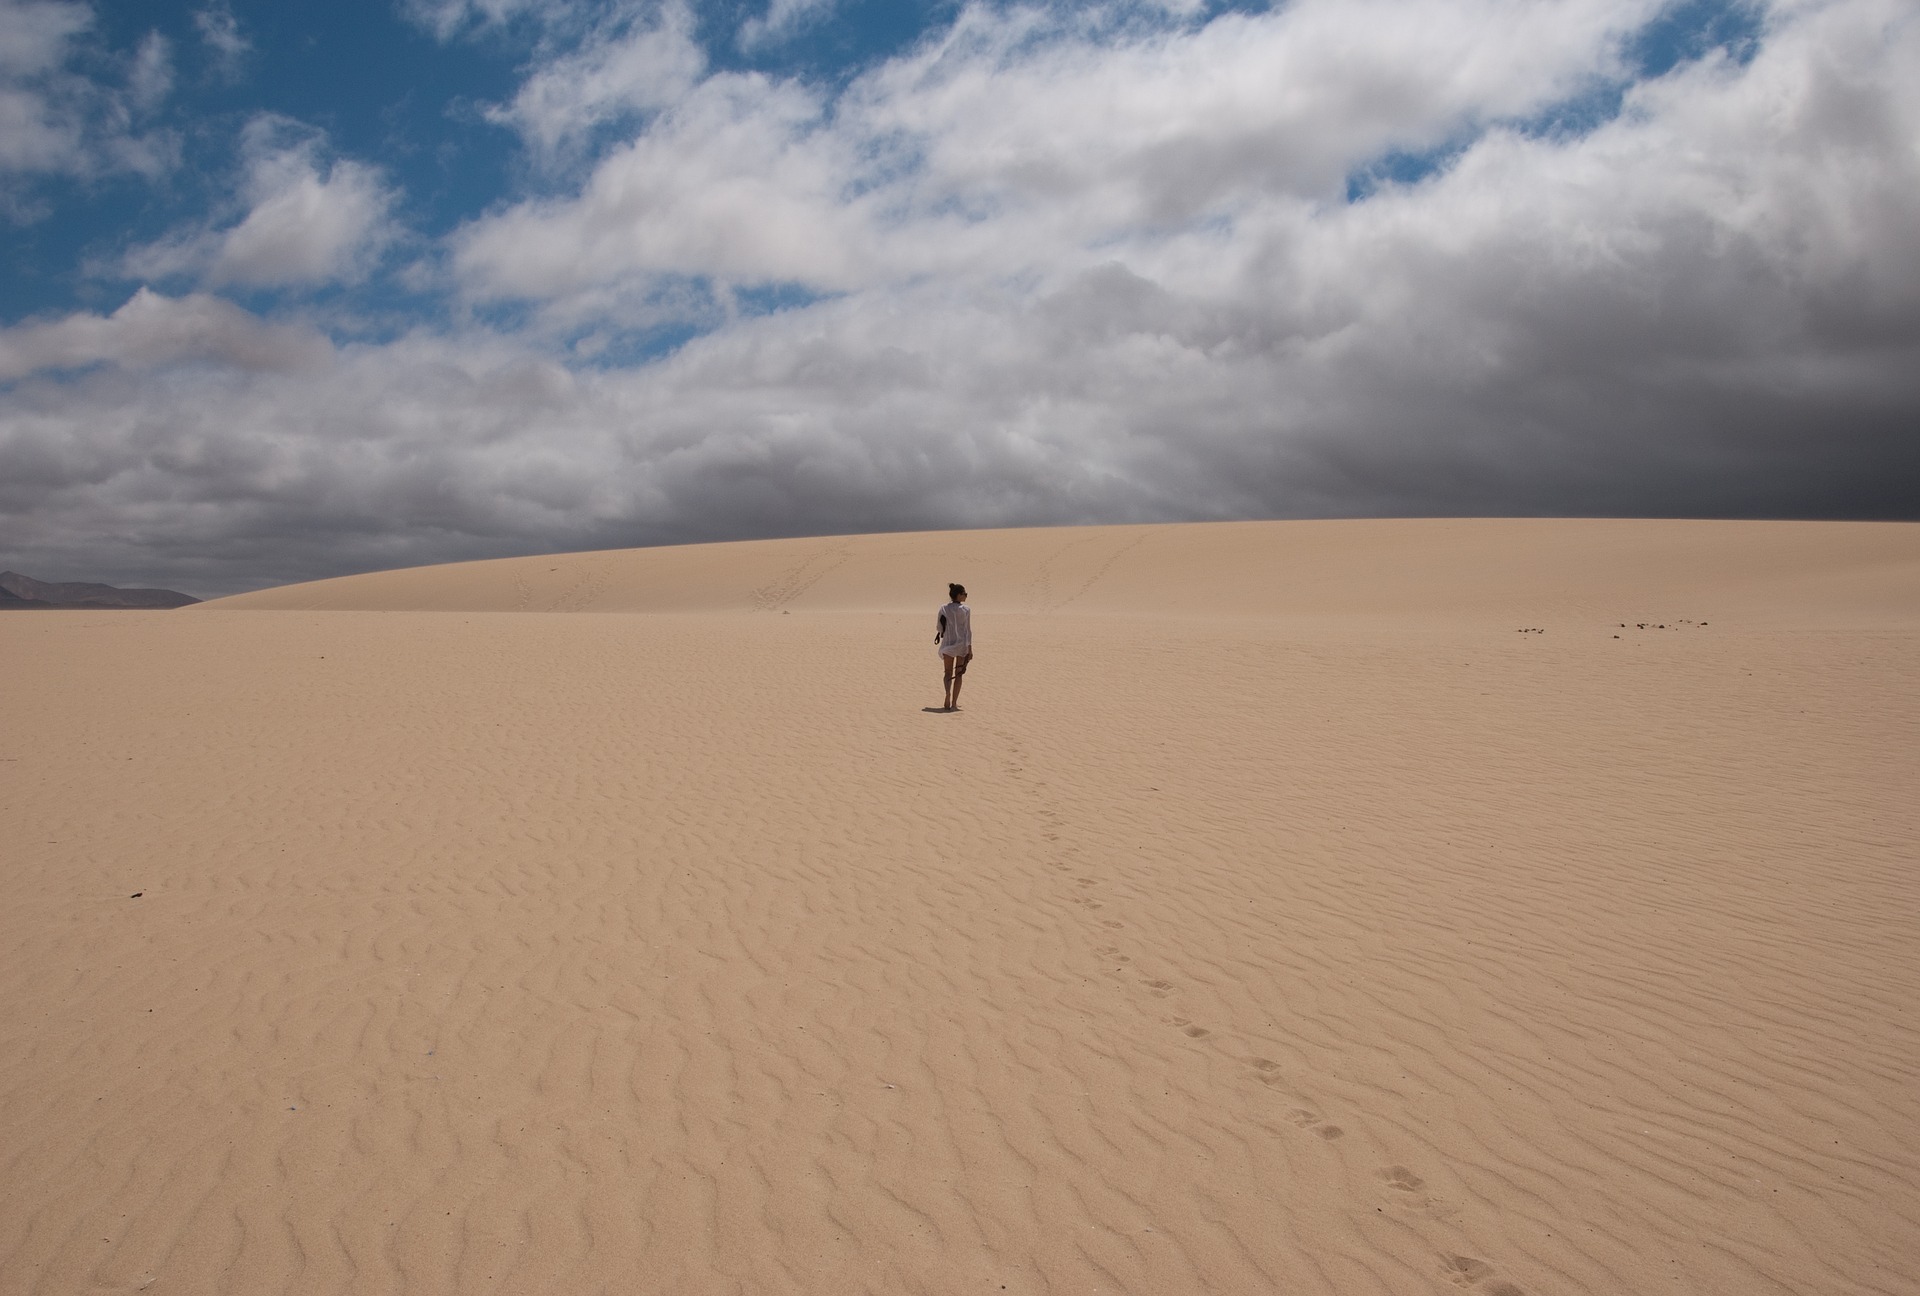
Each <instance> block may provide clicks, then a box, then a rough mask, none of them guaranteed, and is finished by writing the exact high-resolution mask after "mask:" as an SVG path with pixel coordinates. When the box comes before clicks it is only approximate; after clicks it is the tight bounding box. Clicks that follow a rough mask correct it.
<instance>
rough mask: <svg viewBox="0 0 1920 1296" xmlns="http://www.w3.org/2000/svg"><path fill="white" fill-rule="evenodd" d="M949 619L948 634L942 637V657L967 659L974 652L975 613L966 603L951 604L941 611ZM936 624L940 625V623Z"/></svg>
mask: <svg viewBox="0 0 1920 1296" xmlns="http://www.w3.org/2000/svg"><path fill="white" fill-rule="evenodd" d="M940 615H941V616H943V617H945V618H946V619H947V629H946V633H944V634H942V635H941V636H940V655H941V656H942V657H965V656H966V655H967V654H968V653H970V652H972V651H973V613H972V610H971V609H969V608H968V607H967V605H966V604H965V603H949V604H947V605H946V606H945V607H943V608H941V609H940ZM934 624H936V625H938V624H939V622H937V621H936V622H935V623H934Z"/></svg>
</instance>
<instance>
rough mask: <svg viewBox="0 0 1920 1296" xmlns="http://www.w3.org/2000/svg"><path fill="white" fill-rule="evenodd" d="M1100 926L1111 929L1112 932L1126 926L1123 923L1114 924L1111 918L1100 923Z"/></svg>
mask: <svg viewBox="0 0 1920 1296" xmlns="http://www.w3.org/2000/svg"><path fill="white" fill-rule="evenodd" d="M1100 925H1101V926H1102V927H1111V928H1112V929H1113V930H1115V931H1118V930H1120V929H1121V928H1122V927H1125V926H1126V924H1125V923H1123V922H1115V921H1114V920H1113V919H1111V918H1109V919H1107V920H1106V921H1104V922H1102V923H1101V924H1100Z"/></svg>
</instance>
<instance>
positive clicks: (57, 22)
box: [0, 0, 175, 216]
mask: <svg viewBox="0 0 1920 1296" xmlns="http://www.w3.org/2000/svg"><path fill="white" fill-rule="evenodd" d="M92 25H93V10H92V7H91V6H89V5H87V4H84V3H78V2H76V0H0V206H4V207H6V208H9V209H11V210H12V212H13V214H14V215H16V216H21V215H29V216H30V215H33V214H35V209H34V207H33V204H32V203H31V202H30V201H29V200H28V199H26V198H25V197H24V196H23V195H24V192H25V191H24V190H23V189H22V187H21V185H22V183H23V181H25V180H28V179H30V178H32V177H34V176H37V175H70V176H94V175H99V174H101V173H104V172H112V171H136V172H140V173H143V174H147V175H158V174H160V173H161V172H163V171H165V170H166V169H167V168H168V167H169V166H170V165H172V163H173V161H174V154H175V145H174V141H173V140H172V138H171V137H170V136H168V135H167V134H165V133H164V132H153V131H146V130H143V129H142V126H141V123H140V118H141V117H142V115H143V114H144V113H146V112H148V111H150V110H151V109H152V108H153V107H155V106H156V105H157V104H158V103H159V102H160V100H162V99H164V98H165V97H166V94H167V92H168V90H169V89H170V88H171V86H172V80H173V74H172V64H171V57H170V52H169V48H168V45H167V42H166V40H165V39H164V38H162V37H160V36H158V35H149V36H148V37H147V39H146V40H145V41H144V42H143V43H142V44H141V46H140V48H139V52H138V54H137V55H136V56H135V57H134V59H133V60H132V62H131V64H130V65H129V66H128V68H127V75H126V79H125V84H119V83H116V82H113V81H108V80H101V79H99V78H97V77H93V76H88V75H83V74H82V73H80V72H77V71H75V70H73V67H72V63H73V57H74V52H75V45H76V42H77V41H78V40H79V38H80V37H81V36H83V35H84V34H85V33H86V32H87V30H88V29H89V28H90V27H91V26H92Z"/></svg>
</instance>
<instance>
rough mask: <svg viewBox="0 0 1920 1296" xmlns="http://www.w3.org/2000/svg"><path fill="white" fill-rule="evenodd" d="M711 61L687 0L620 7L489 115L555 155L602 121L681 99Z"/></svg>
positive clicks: (532, 76) (549, 154)
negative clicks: (632, 9)
mask: <svg viewBox="0 0 1920 1296" xmlns="http://www.w3.org/2000/svg"><path fill="white" fill-rule="evenodd" d="M705 67H706V54H705V53H704V51H702V50H701V48H700V46H699V45H698V44H696V43H695V42H694V39H693V15H692V14H691V13H690V12H689V11H688V10H687V7H686V5H685V4H684V3H670V4H666V5H663V6H661V7H660V8H659V9H657V10H650V11H646V12H640V13H621V14H619V15H617V17H616V20H615V21H613V22H612V23H610V24H609V25H608V26H607V28H606V29H605V30H604V31H602V32H601V33H599V35H598V38H597V39H589V40H587V41H586V42H585V44H584V46H583V47H582V48H581V49H579V50H577V51H575V52H573V53H571V54H567V55H564V56H562V57H559V58H555V59H553V60H551V61H549V62H547V63H544V64H543V65H541V66H540V67H538V68H537V69H536V70H535V71H534V72H533V73H532V74H531V75H530V76H528V77H527V79H526V80H525V81H524V82H523V83H522V84H521V86H520V90H519V92H518V93H517V94H516V95H515V96H514V97H513V100H512V101H511V102H510V103H508V104H505V105H503V106H501V107H498V108H495V109H494V110H492V111H491V112H490V113H489V114H488V115H489V117H490V118H491V119H492V120H493V121H495V122H497V123H499V124H500V125H503V126H508V127H511V128H512V129H514V130H516V131H518V132H519V133H520V134H521V135H522V136H523V137H524V138H525V139H526V140H527V141H528V143H529V144H531V145H532V146H533V147H534V148H535V149H536V150H537V151H538V152H540V153H541V154H543V155H545V156H548V157H552V156H553V155H555V154H558V153H562V152H564V151H566V150H567V148H568V146H569V145H571V144H572V143H574V142H575V141H577V140H578V139H579V138H580V137H581V136H582V135H585V134H587V133H589V132H592V131H593V130H595V129H596V128H598V127H601V126H603V125H606V124H608V123H611V122H617V121H620V120H622V119H624V118H629V117H632V116H634V115H636V114H643V113H647V112H651V111H654V110H657V109H660V108H664V107H666V106H667V105H668V104H671V103H674V102H676V101H677V100H679V99H680V98H682V97H683V96H684V95H685V94H686V93H687V92H688V91H689V90H690V89H692V87H693V86H694V85H695V83H696V82H697V81H698V80H699V78H700V74H701V73H702V72H703V71H704V70H705Z"/></svg>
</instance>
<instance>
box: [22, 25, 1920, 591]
mask: <svg viewBox="0 0 1920 1296" xmlns="http://www.w3.org/2000/svg"><path fill="white" fill-rule="evenodd" d="M1917 21H1920V20H1916V17H1915V15H1914V13H1913V12H1912V7H1911V6H1910V5H1907V4H1900V3H1892V2H1890V0H1805V2H1802V0H1792V2H1786V0H1783V2H1780V3H1758V2H1756V3H1724V2H1721V0H1686V2H1684V3H1679V4H1672V3H1663V2H1662V0H1605V2H1604V3H1602V2H1600V0H1526V2H1525V3H1522V2H1520V0H1342V2H1340V3H1335V2H1334V0H1295V3H1292V4H1288V5H1279V6H1233V7H1227V6H1219V5H1207V4H1190V3H1183V2H1180V0H1169V2H1168V3H1162V4H1147V3H1119V4H1086V5H1077V6H1076V5H1018V4H962V3H879V2H869V0H774V3H772V4H771V5H768V4H762V3H729V4H690V3H679V2H672V3H663V2H661V0H550V2H547V3H541V2H539V0H336V2H334V3H318V2H314V0H281V2H279V3H273V4H266V3H226V2H222V3H184V4H131V3H104V2H99V3H94V2H91V0H0V221H3V222H4V223H5V225H6V229H7V243H6V247H7V251H6V255H5V257H4V259H3V260H0V566H11V567H14V568H17V569H20V570H24V571H27V572H29V573H31V574H33V575H37V576H42V577H45V578H50V579H107V580H117V581H120V582H122V583H127V582H142V583H158V584H170V585H174V586H177V587H180V588H186V589H189V590H190V591H192V592H195V593H202V594H206V593H219V592H226V591H228V590H234V589H240V588H248V587H253V586H257V585H261V584H267V583H274V582H279V581H285V580H293V579H303V578H309V577H315V576H323V575H330V574H336V573H340V572H346V571H353V570H364V569H367V568H371V567H383V566H394V565H403V564H408V563H418V562H434V561H446V560H453V559H460V558H469V557H483V556H494V555H500V554H509V553H526V552H538V551H549V550H558V549H567V548H584V547H602V546H611V545H624V544H643V543H662V542H674V541H687V540H704V539H719V538H733V537H748V536H761V535H779V534H806V533H831V532H846V531H861V530H882V529H920V528H930V527H949V526H971V525H983V526H984V525H1018V524H1040V523H1071V522H1092V521H1133V520H1180V519H1203V518H1218V517H1284V516H1329V515H1364V514H1436V513H1438V514H1446V513H1504V514H1542V513H1587V514H1595V513H1601V514H1657V515H1673V514H1682V515H1694V514H1698V515H1711V516H1836V517H1849V516H1905V517H1911V516H1916V515H1920V473H1916V469H1915V464H1916V457H1917V456H1920V449H1917V448H1916V440H1920V433H1916V428H1920V380H1916V378H1915V375H1916V374H1920V363H1916V361H1920V355H1916V351H1917V350H1920V269H1916V267H1920V238H1916V235H1915V233H1914V231H1915V229H1916V228H1920V158H1917V157H1916V150H1915V144H1914V141H1915V140H1916V139H1920V95H1917V94H1916V91H1915V90H1914V88H1913V87H1914V85H1915V84H1916V83H1917V82H1920V33H1917V32H1916V23H1917Z"/></svg>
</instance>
